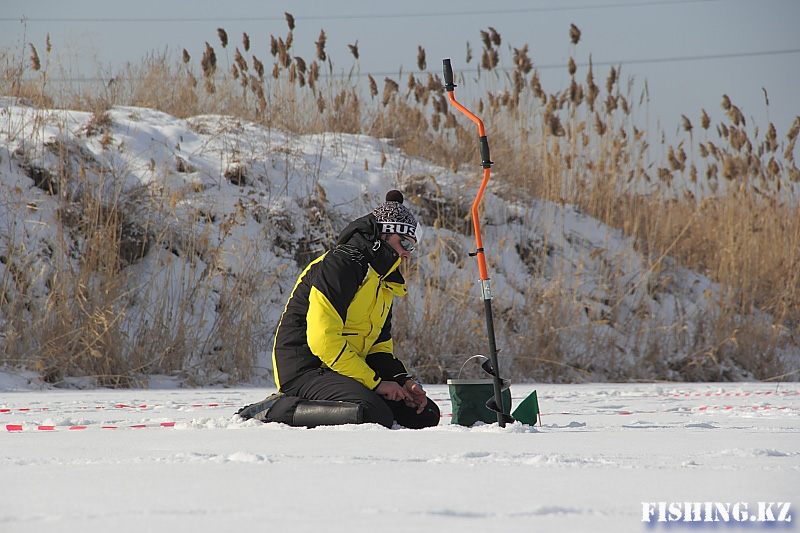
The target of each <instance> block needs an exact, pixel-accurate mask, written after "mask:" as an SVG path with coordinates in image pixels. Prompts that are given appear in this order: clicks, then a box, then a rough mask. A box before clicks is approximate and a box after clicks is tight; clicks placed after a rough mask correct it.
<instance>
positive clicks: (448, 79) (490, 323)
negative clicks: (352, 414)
mask: <svg viewBox="0 0 800 533" xmlns="http://www.w3.org/2000/svg"><path fill="white" fill-rule="evenodd" d="M442 63H443V65H442V71H443V72H444V83H445V86H444V88H445V90H446V91H447V96H448V98H449V100H450V103H451V104H453V105H454V106H455V107H456V109H458V110H459V111H461V112H462V113H464V114H465V115H467V116H468V117H469V118H470V119H471V120H472V121H473V122H474V123H475V124H477V125H478V135H479V141H480V150H481V166H482V167H483V181H482V182H481V186H480V188H479V189H478V194H477V196H475V201H474V202H473V203H472V225H473V227H474V228H475V244H476V247H477V248H476V250H475V252H474V253H471V254H470V255H472V256H475V257H477V258H478V271H479V272H480V276H481V283H480V286H481V296H482V298H483V307H484V310H485V311H486V331H487V333H488V335H489V360H488V361H487V363H490V364H491V367H489V368H487V365H485V364H484V370H486V371H487V372H489V374H491V375H492V381H493V382H494V397H493V398H490V399H489V401H488V402H486V407H488V408H489V409H491V410H492V411H495V412H496V413H497V423H498V424H499V425H500V427H505V425H506V422H513V421H514V418H512V417H511V415H510V414H509V410H510V408H511V406H510V405H509V406H505V405H503V396H502V390H503V380H502V379H500V367H499V365H498V364H497V352H498V350H497V345H496V343H495V337H494V320H493V319H492V289H491V284H490V282H489V273H488V270H487V269H486V256H485V254H484V250H483V241H482V239H481V225H480V221H479V220H478V206H479V205H480V203H481V199H482V198H483V192H484V191H485V190H486V184H487V183H489V174H490V172H491V168H492V161H491V160H490V158H489V141H487V140H486V131H485V130H484V128H483V122H482V121H481V119H479V118H478V117H476V116H475V115H473V114H472V113H471V112H470V111H469V110H468V109H467V108H466V107H464V106H463V105H461V104H459V103H458V102H456V99H455V96H453V89H455V88H456V85H455V83H453V67H452V66H451V65H450V60H449V59H445V60H443V61H442Z"/></svg>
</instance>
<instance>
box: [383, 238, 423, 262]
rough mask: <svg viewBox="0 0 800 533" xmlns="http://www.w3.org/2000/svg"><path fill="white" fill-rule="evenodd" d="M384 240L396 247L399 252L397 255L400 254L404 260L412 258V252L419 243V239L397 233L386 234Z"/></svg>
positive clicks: (395, 249)
mask: <svg viewBox="0 0 800 533" xmlns="http://www.w3.org/2000/svg"><path fill="white" fill-rule="evenodd" d="M384 240H385V241H386V242H387V243H389V246H391V247H392V248H394V251H395V252H397V255H399V256H400V259H402V260H403V261H407V260H409V259H411V252H412V251H413V249H414V247H415V246H416V245H417V240H416V239H414V238H413V237H407V236H405V235H398V234H397V233H392V234H391V235H388V236H386V237H385V238H384ZM406 248H410V250H406Z"/></svg>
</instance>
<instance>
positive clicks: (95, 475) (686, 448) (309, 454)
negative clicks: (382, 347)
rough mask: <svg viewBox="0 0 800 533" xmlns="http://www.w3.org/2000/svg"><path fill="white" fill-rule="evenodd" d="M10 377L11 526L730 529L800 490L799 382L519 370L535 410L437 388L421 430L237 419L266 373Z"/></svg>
mask: <svg viewBox="0 0 800 533" xmlns="http://www.w3.org/2000/svg"><path fill="white" fill-rule="evenodd" d="M0 384H2V385H3V389H4V390H12V392H4V393H3V395H2V399H0V422H1V424H0V429H2V432H0V472H1V473H2V483H0V531H3V532H4V533H12V532H26V533H30V532H37V531H59V532H70V531H76V532H81V533H86V532H91V531H120V532H125V531H136V532H139V531H198V532H199V531H215V532H219V531H256V530H261V531H334V532H338V531H341V532H348V533H350V532H355V531H406V532H410V531H415V532H420V531H437V532H439V531H459V532H466V531H480V532H489V531H526V532H527V531H567V532H573V531H592V532H598V531H609V532H612V531H613V532H622V531H648V530H673V529H678V530H681V529H687V528H689V527H690V526H697V528H698V529H709V528H710V529H715V528H718V527H720V524H719V523H706V522H702V523H694V522H683V521H680V522H677V523H669V522H658V518H659V507H658V505H659V503H660V502H665V503H666V504H669V503H676V502H677V503H678V504H680V505H683V503H682V502H700V503H703V504H704V505H705V502H711V503H715V502H716V503H719V504H720V505H722V504H726V503H730V504H731V507H730V510H731V511H730V513H731V514H730V516H729V520H730V522H728V523H727V524H725V525H722V527H724V528H725V529H726V530H728V529H729V530H732V531H736V530H739V529H743V530H744V529H746V530H753V529H757V530H758V529H764V528H766V527H768V526H769V525H773V526H775V525H776V526H778V529H779V530H795V529H796V527H797V526H796V520H797V519H800V517H798V515H797V514H796V512H795V511H794V507H790V514H789V515H787V516H788V517H790V518H791V520H792V521H791V522H780V523H770V524H767V523H763V522H759V521H758V520H759V519H760V518H761V517H762V516H761V515H760V514H759V502H765V503H766V504H769V503H770V502H773V503H774V505H772V506H771V507H769V512H766V509H767V507H766V506H765V507H764V509H765V513H764V514H763V517H767V518H768V517H770V516H773V517H774V518H775V519H776V520H777V519H778V518H780V511H781V510H782V509H783V508H784V506H783V505H778V502H782V503H783V502H789V503H791V504H792V505H793V506H798V505H800V385H798V384H797V383H792V384H779V385H778V384H767V383H734V384H728V383H726V384H683V383H682V384H602V385H594V384H593V385H537V386H534V385H513V386H512V393H513V397H514V403H515V405H516V404H518V403H519V401H521V399H522V398H524V397H525V396H527V395H528V394H529V393H530V391H531V390H533V389H536V390H537V391H538V396H539V400H540V405H541V409H542V422H543V425H542V426H540V427H538V426H537V427H535V428H533V427H531V426H524V425H521V424H519V423H517V424H514V425H510V426H507V427H506V428H505V429H500V428H499V427H498V426H497V425H496V424H493V425H479V426H476V427H473V428H463V427H460V426H455V425H450V424H449V422H450V418H449V415H450V414H451V406H450V400H449V394H448V390H447V387H446V386H443V385H437V386H429V387H428V390H429V394H430V395H431V397H432V398H434V399H435V400H436V401H437V402H438V404H439V405H440V407H441V408H442V412H443V419H442V423H441V425H440V426H439V427H437V428H430V429H426V430H420V431H412V430H405V429H395V430H387V429H383V428H381V427H378V426H373V425H364V426H342V427H331V428H317V429H313V430H306V429H298V428H290V427H286V426H282V425H277V424H261V423H258V422H255V421H247V422H244V421H241V419H238V417H234V416H233V414H234V412H235V411H236V409H237V408H238V407H239V406H240V405H243V404H246V403H249V402H252V401H255V400H258V399H260V398H261V397H263V396H264V395H266V394H267V393H269V392H270V391H269V390H268V389H259V388H239V389H225V388H204V389H184V388H175V387H171V388H165V389H156V388H151V389H149V390H94V391H75V390H70V391H56V390H49V391H34V390H17V391H14V390H13V389H15V388H22V389H25V388H26V385H25V383H24V381H19V380H17V381H14V380H13V379H12V378H11V377H9V376H7V375H6V376H5V377H4V378H3V379H2V380H0ZM643 502H644V503H647V504H650V503H652V504H653V505H652V506H650V507H648V508H649V509H652V510H653V515H652V517H651V520H653V522H651V523H649V524H648V523H645V522H642V516H643ZM737 503H739V504H740V505H739V506H738V507H737V509H738V514H735V513H734V505H735V504H737ZM744 504H746V505H747V506H748V507H747V510H748V513H749V515H743V514H742V513H741V511H742V509H744V508H743V505H744ZM700 509H701V510H700V512H701V513H702V512H705V511H704V507H700ZM667 516H668V515H667ZM701 516H705V515H701ZM716 516H717V517H718V518H719V517H721V516H724V515H720V514H717V515H716ZM734 516H735V517H738V518H739V519H741V518H742V517H746V522H747V523H742V522H741V521H736V520H735V519H734ZM750 516H755V517H756V521H754V522H752V523H750V522H749V520H750V518H749V517H750ZM773 529H774V528H773Z"/></svg>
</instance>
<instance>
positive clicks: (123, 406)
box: [0, 403, 239, 413]
mask: <svg viewBox="0 0 800 533" xmlns="http://www.w3.org/2000/svg"><path fill="white" fill-rule="evenodd" d="M238 405H239V404H237V403H209V404H199V403H195V404H179V405H160V404H154V405H148V404H143V405H129V404H124V403H119V404H116V405H95V406H79V407H67V408H66V409H77V410H79V411H87V410H98V411H99V410H102V409H156V408H159V407H167V408H168V409H181V408H185V407H194V408H200V409H203V408H217V407H236V406H238ZM63 410H65V408H58V409H53V408H52V407H18V408H15V409H10V408H0V413H18V412H19V413H25V412H31V411H63Z"/></svg>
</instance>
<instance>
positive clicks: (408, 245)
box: [400, 236, 417, 252]
mask: <svg viewBox="0 0 800 533" xmlns="http://www.w3.org/2000/svg"><path fill="white" fill-rule="evenodd" d="M400 246H402V247H403V250H405V251H406V252H413V251H414V249H415V248H416V247H417V246H416V245H415V244H414V243H413V242H411V241H409V240H408V239H406V238H405V237H402V236H401V237H400Z"/></svg>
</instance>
